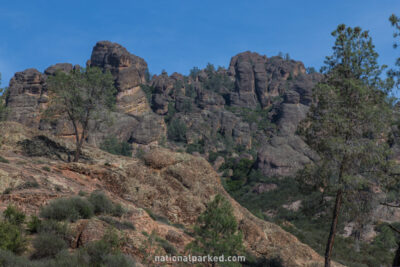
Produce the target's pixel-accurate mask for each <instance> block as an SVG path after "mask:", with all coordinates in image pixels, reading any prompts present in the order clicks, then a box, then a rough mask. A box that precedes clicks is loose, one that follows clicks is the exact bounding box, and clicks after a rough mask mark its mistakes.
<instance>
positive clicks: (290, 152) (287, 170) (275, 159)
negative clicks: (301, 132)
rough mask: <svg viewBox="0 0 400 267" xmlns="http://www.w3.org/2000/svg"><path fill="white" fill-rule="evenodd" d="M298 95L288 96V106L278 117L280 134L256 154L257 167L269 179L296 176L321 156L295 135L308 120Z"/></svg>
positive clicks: (306, 108)
mask: <svg viewBox="0 0 400 267" xmlns="http://www.w3.org/2000/svg"><path fill="white" fill-rule="evenodd" d="M299 101H300V96H299V94H298V93H297V92H295V91H288V92H287V93H286V94H285V102H284V103H282V104H281V105H280V107H279V110H278V114H277V122H276V124H277V126H278V134H277V135H276V136H273V137H272V138H271V140H270V142H269V143H268V144H265V145H264V146H263V147H262V148H261V149H260V150H259V151H258V154H257V167H258V168H259V169H260V170H261V171H262V172H263V174H264V175H267V176H277V175H279V176H290V175H294V174H295V173H296V172H297V171H298V170H300V169H301V168H302V167H304V165H306V164H308V163H310V162H311V161H313V160H316V159H317V158H318V156H317V155H316V153H315V152H314V151H312V150H311V149H310V148H309V147H308V146H307V144H306V143H305V142H304V141H303V140H302V139H301V138H300V137H299V136H297V135H296V130H297V127H298V125H299V123H300V121H302V120H303V119H305V117H306V116H307V112H308V109H309V107H308V106H306V105H303V104H300V103H299Z"/></svg>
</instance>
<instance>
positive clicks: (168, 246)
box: [156, 237, 177, 255]
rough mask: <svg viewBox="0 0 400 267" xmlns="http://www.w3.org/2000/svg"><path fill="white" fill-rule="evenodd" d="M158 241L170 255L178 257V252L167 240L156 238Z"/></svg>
mask: <svg viewBox="0 0 400 267" xmlns="http://www.w3.org/2000/svg"><path fill="white" fill-rule="evenodd" d="M156 241H157V242H158V243H159V244H160V245H161V247H162V248H163V249H164V250H165V252H166V253H167V254H168V255H176V254H177V251H176V248H175V247H174V246H173V245H172V244H171V243H170V242H168V241H167V240H165V239H163V238H160V237H156Z"/></svg>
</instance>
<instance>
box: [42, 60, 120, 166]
mask: <svg viewBox="0 0 400 267" xmlns="http://www.w3.org/2000/svg"><path fill="white" fill-rule="evenodd" d="M47 83H48V89H49V94H50V95H51V97H50V99H51V102H50V105H49V108H48V110H47V114H50V115H51V116H54V115H66V117H67V119H68V120H69V121H70V122H71V123H72V126H73V129H74V133H75V140H76V151H75V158H74V161H78V160H79V157H80V154H81V148H82V145H83V142H84V140H85V139H86V138H87V136H88V132H89V126H90V122H95V123H101V122H104V121H105V120H107V116H106V115H107V111H110V110H112V109H113V108H114V106H115V95H116V89H115V87H114V79H113V77H112V75H111V73H110V72H109V71H107V72H105V73H103V72H102V71H101V69H99V68H96V67H91V68H87V69H83V68H82V69H77V70H73V71H71V72H70V73H65V72H61V71H58V72H57V73H56V74H55V75H54V76H52V77H49V79H48V82H47Z"/></svg>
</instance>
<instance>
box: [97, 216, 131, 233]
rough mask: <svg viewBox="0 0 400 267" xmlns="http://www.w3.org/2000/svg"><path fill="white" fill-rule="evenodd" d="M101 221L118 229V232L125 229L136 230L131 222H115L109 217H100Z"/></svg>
mask: <svg viewBox="0 0 400 267" xmlns="http://www.w3.org/2000/svg"><path fill="white" fill-rule="evenodd" d="M99 219H100V220H102V221H104V222H106V223H108V224H109V225H111V226H113V227H115V228H117V229H118V230H125V229H130V230H135V226H134V225H133V223H131V222H129V221H122V222H120V221H118V220H115V219H114V218H112V217H108V216H101V217H99Z"/></svg>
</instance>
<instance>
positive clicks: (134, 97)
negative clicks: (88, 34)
mask: <svg viewBox="0 0 400 267" xmlns="http://www.w3.org/2000/svg"><path fill="white" fill-rule="evenodd" d="M87 64H88V65H89V66H91V67H99V68H101V69H103V70H105V71H110V72H111V74H112V75H113V76H114V79H115V85H116V87H117V89H118V92H119V93H118V96H117V100H118V101H117V105H118V107H119V109H120V111H121V112H123V113H127V114H132V115H141V114H142V113H145V112H148V111H149V110H150V107H149V105H148V103H147V100H146V96H145V94H144V93H143V91H142V90H140V85H141V84H144V83H146V71H147V63H146V62H145V61H144V59H142V58H140V57H138V56H135V55H133V54H131V53H129V52H128V51H127V50H126V49H125V48H124V47H122V46H121V45H119V44H117V43H112V42H109V41H101V42H98V43H97V44H96V45H95V46H94V48H93V51H92V55H91V57H90V60H89V61H88V63H87Z"/></svg>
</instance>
